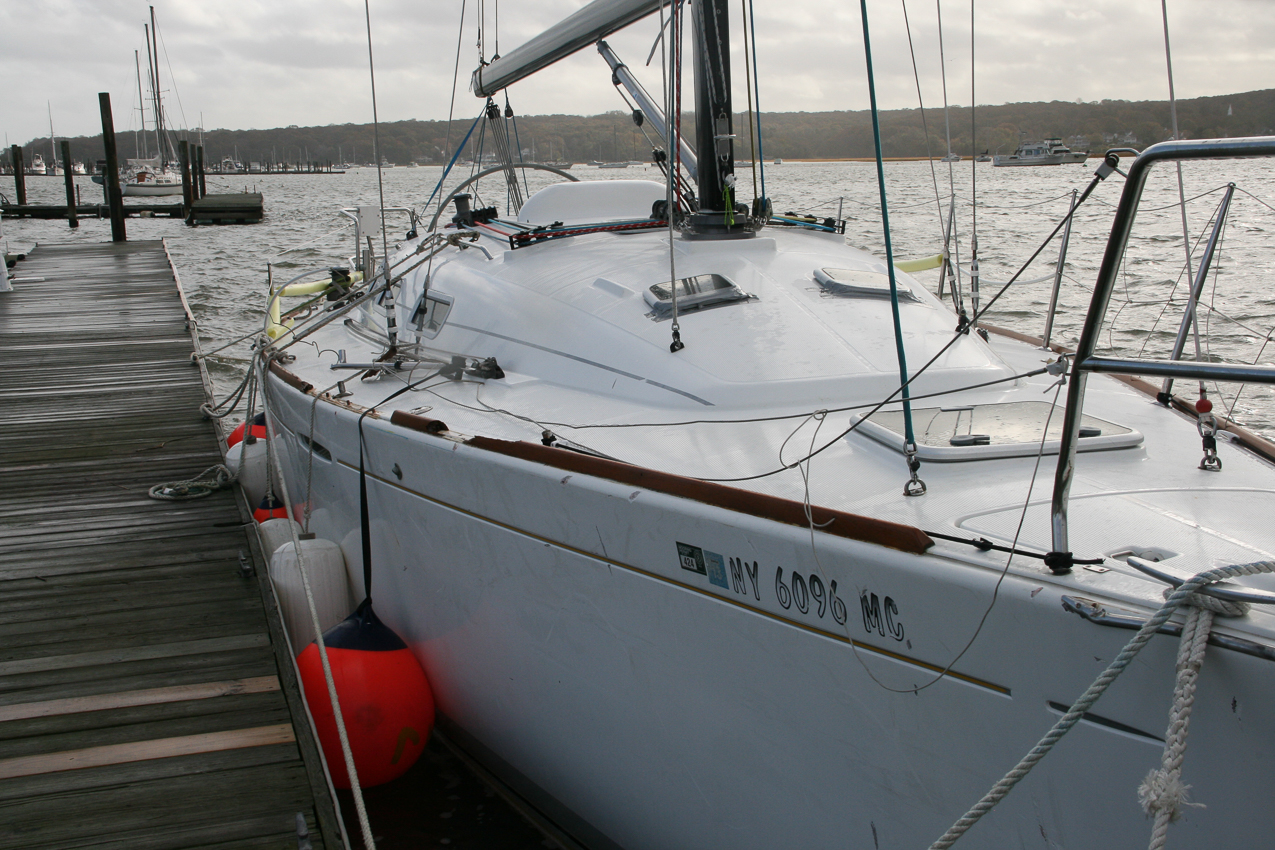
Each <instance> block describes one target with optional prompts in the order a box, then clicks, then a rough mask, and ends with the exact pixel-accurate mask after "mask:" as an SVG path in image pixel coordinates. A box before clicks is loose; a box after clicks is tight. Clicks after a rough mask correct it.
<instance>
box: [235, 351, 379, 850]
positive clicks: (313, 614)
mask: <svg viewBox="0 0 1275 850" xmlns="http://www.w3.org/2000/svg"><path fill="white" fill-rule="evenodd" d="M258 364H259V366H260V368H261V369H262V372H263V374H264V371H265V368H266V358H265V357H258V358H257V364H254V370H255V368H256V366H257V365H258ZM268 387H269V383H268V382H267V381H265V380H263V381H262V382H261V388H262V392H261V406H262V410H263V411H264V412H265V414H266V430H267V435H268V436H267V439H268V440H270V441H272V440H277V439H278V438H279V435H278V433H277V432H276V431H275V430H274V425H273V421H272V419H271V417H270V404H269V398H268V396H269V393H268V392H267V391H266V390H267V388H268ZM311 436H312V437H313V434H312V435H311ZM269 459H270V462H271V463H272V464H273V466H274V468H273V469H270V470H268V471H267V477H274V476H275V475H277V476H278V478H279V489H280V495H282V496H283V504H284V506H285V508H286V509H287V512H288V519H289V520H291V519H292V516H293V512H292V498H291V497H290V495H289V494H288V482H287V480H286V479H285V478H284V475H283V466H282V465H281V464H280V462H279V456H278V455H277V454H271V455H270V456H269ZM288 532H289V534H290V535H291V537H292V546H293V549H294V551H295V552H296V553H297V572H298V573H300V575H301V587H302V588H303V589H304V590H305V601H306V605H307V606H308V607H309V609H310V626H311V628H313V629H314V640H315V643H316V644H318V647H319V660H320V661H321V662H322V665H323V681H324V682H325V683H326V685H327V688H328V699H329V700H330V701H331V705H332V716H333V719H334V720H335V721H336V732H337V738H338V739H339V740H340V742H341V756H342V758H343V759H344V761H345V771H346V774H347V776H348V777H349V780H350V791H351V793H352V794H353V796H354V808H355V811H356V812H357V813H358V820H359V829H360V831H361V832H362V833H363V846H364V847H365V848H367V850H376V840H375V839H374V838H373V836H372V824H371V822H370V821H369V820H368V816H367V806H366V804H365V803H364V801H363V788H362V786H360V785H359V774H358V770H357V769H356V768H355V766H354V753H353V751H352V750H351V749H350V737H349V734H348V733H347V732H346V729H345V716H344V715H343V713H342V712H341V702H340V700H339V699H337V693H336V680H335V679H334V678H333V677H332V665H331V663H330V662H329V660H328V647H327V644H326V643H325V642H324V640H323V625H322V624H321V623H320V622H319V609H318V606H317V605H316V603H315V601H314V590H313V589H312V588H311V586H310V576H309V573H308V572H307V570H306V562H305V556H304V555H303V554H302V551H301V538H300V537H299V536H298V535H297V525H296V523H295V522H292V521H290V522H289V523H288ZM267 572H268V571H267ZM271 587H273V582H272V584H271ZM344 829H345V828H344V825H342V832H344Z"/></svg>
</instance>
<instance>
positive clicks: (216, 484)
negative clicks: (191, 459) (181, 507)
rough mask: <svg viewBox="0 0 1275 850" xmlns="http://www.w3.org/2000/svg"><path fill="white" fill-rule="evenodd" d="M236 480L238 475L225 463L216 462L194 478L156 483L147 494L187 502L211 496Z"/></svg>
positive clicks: (161, 498)
mask: <svg viewBox="0 0 1275 850" xmlns="http://www.w3.org/2000/svg"><path fill="white" fill-rule="evenodd" d="M236 480H237V476H236V475H235V474H234V473H233V472H231V471H230V470H229V469H227V468H226V466H225V464H221V463H214V464H213V465H212V466H210V467H208V468H207V469H205V470H204V471H203V472H201V473H199V474H198V475H196V476H195V477H194V478H187V479H185V480H184V481H169V482H167V483H164V484H156V485H155V486H154V487H152V488H150V489H149V490H147V491H146V495H148V496H150V497H151V498H152V499H159V500H160V501H163V502H187V501H190V500H191V499H202V498H204V497H205V496H211V495H212V494H213V493H216V492H217V491H218V490H224V489H226V488H227V487H229V486H230V485H231V484H233V483H235V481H236Z"/></svg>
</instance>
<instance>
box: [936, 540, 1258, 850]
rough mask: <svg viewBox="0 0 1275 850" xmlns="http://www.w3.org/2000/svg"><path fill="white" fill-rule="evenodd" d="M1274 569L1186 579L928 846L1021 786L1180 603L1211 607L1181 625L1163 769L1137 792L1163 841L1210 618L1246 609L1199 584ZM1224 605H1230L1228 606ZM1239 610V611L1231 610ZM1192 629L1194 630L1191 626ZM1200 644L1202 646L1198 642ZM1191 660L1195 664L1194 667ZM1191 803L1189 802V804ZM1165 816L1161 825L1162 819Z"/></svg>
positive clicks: (943, 843) (1177, 790) (952, 835)
mask: <svg viewBox="0 0 1275 850" xmlns="http://www.w3.org/2000/svg"><path fill="white" fill-rule="evenodd" d="M1270 572H1275V561H1256V562H1254V563H1251V564H1236V565H1233V566H1229V567H1217V568H1216V569H1212V570H1206V571H1204V572H1202V573H1198V574H1196V575H1194V576H1192V577H1191V578H1190V579H1188V580H1187V581H1186V582H1184V583H1183V584H1182V585H1181V586H1180V587H1178V588H1177V589H1176V590H1174V591H1172V592H1171V593H1169V594H1168V596H1167V598H1166V600H1165V603H1164V605H1162V606H1161V607H1160V609H1159V610H1158V611H1156V612H1155V613H1154V614H1153V615H1151V617H1150V618H1149V619H1148V620H1147V622H1146V623H1145V624H1144V625H1143V626H1142V628H1141V629H1139V630H1138V633H1137V634H1136V635H1134V636H1133V639H1132V640H1130V641H1129V642H1128V643H1127V644H1126V645H1125V647H1124V649H1122V650H1121V651H1120V654H1119V655H1118V656H1116V659H1115V660H1114V661H1112V662H1111V664H1110V666H1108V667H1107V669H1106V670H1104V671H1103V672H1102V674H1101V675H1100V676H1098V678H1097V679H1095V680H1094V683H1093V684H1092V685H1090V686H1089V689H1088V690H1086V691H1085V692H1084V693H1083V694H1081V696H1080V698H1079V699H1077V700H1076V702H1075V703H1074V704H1073V705H1072V706H1071V708H1070V709H1068V711H1067V713H1066V714H1064V715H1063V716H1062V717H1061V718H1059V720H1058V722H1057V723H1055V724H1054V726H1053V728H1052V729H1050V730H1049V732H1048V733H1046V735H1045V737H1043V738H1041V739H1040V742H1039V743H1037V744H1036V746H1035V747H1033V748H1032V750H1031V751H1030V752H1029V753H1027V755H1025V756H1024V757H1023V759H1022V761H1020V762H1019V763H1018V764H1016V765H1014V767H1013V769H1012V770H1010V771H1009V772H1008V773H1006V774H1005V775H1004V776H1003V777H1002V778H1001V780H1000V781H999V782H997V783H996V784H995V785H993V786H992V789H991V790H990V791H988V792H987V794H985V795H984V796H983V798H982V799H981V800H979V801H978V802H977V803H975V804H974V806H973V807H972V808H971V809H970V810H969V811H968V812H966V813H965V814H964V815H963V816H962V817H961V818H960V819H959V820H957V821H956V823H954V824H952V826H951V828H949V829H948V831H947V832H945V833H944V834H943V835H942V837H940V838H939V839H938V840H937V841H935V842H934V843H933V844H931V845H930V850H945V848H948V847H951V846H952V845H953V844H955V843H956V840H957V839H958V838H960V837H961V836H962V835H964V834H965V833H966V831H968V830H969V828H970V827H972V826H973V825H974V824H976V823H978V821H979V819H981V818H982V817H983V815H985V814H987V813H988V812H990V811H991V810H992V809H993V808H995V807H996V804H997V803H999V802H1000V801H1001V800H1002V799H1004V798H1005V795H1007V794H1008V793H1009V792H1010V791H1011V790H1013V788H1014V786H1015V785H1017V784H1018V783H1019V782H1020V781H1021V780H1022V779H1023V778H1024V777H1025V776H1027V774H1028V773H1030V772H1031V769H1032V768H1033V767H1035V766H1036V764H1037V762H1039V761H1040V760H1041V759H1043V758H1044V757H1045V756H1046V755H1047V754H1048V753H1049V751H1050V750H1052V749H1053V748H1054V745H1055V744H1057V743H1058V741H1059V740H1061V739H1062V737H1063V736H1064V735H1066V734H1067V733H1068V732H1069V731H1070V730H1071V728H1072V727H1073V726H1075V725H1076V723H1077V722H1079V721H1080V719H1081V718H1082V717H1084V715H1085V712H1087V711H1088V710H1089V709H1090V708H1091V707H1092V706H1093V704H1094V703H1096V702H1097V701H1098V698H1099V697H1101V696H1102V694H1103V692H1105V691H1106V690H1107V688H1108V687H1110V686H1111V684H1112V682H1114V681H1115V680H1116V678H1117V677H1118V676H1119V675H1120V674H1121V673H1122V672H1124V669H1125V668H1126V667H1128V666H1129V664H1130V662H1132V661H1133V659H1134V658H1135V657H1136V656H1137V654H1138V652H1139V651H1141V650H1142V647H1144V646H1145V645H1146V644H1147V642H1148V641H1150V640H1151V638H1152V637H1154V636H1155V634H1156V633H1157V632H1158V631H1159V630H1160V627H1161V626H1163V625H1164V624H1165V622H1166V621H1167V620H1168V619H1169V617H1170V616H1171V615H1172V614H1173V612H1174V611H1176V610H1177V609H1178V608H1179V607H1181V606H1182V605H1190V606H1192V608H1193V610H1194V611H1200V610H1202V609H1203V608H1205V607H1207V608H1209V609H1211V610H1209V611H1208V614H1209V617H1208V618H1207V621H1203V622H1204V627H1203V628H1201V627H1200V624H1201V622H1202V621H1201V618H1200V617H1199V616H1198V615H1196V616H1195V617H1194V619H1195V620H1196V622H1195V624H1194V626H1193V627H1191V626H1190V620H1191V619H1192V618H1191V617H1188V626H1184V627H1183V629H1182V646H1183V647H1186V648H1185V649H1184V650H1182V652H1180V653H1179V656H1178V657H1179V663H1178V670H1179V683H1178V686H1177V688H1175V691H1174V701H1173V711H1172V712H1171V713H1170V722H1169V740H1167V741H1166V742H1165V757H1164V762H1163V763H1162V766H1161V768H1160V770H1158V771H1152V772H1151V773H1150V774H1149V775H1148V777H1147V779H1146V780H1144V782H1143V785H1142V788H1141V789H1139V796H1140V797H1141V798H1142V799H1143V805H1144V807H1146V808H1147V809H1148V811H1154V812H1155V813H1156V826H1155V831H1154V832H1153V834H1152V839H1151V845H1150V846H1151V848H1152V850H1157V848H1160V847H1163V846H1164V839H1163V837H1161V838H1160V840H1159V843H1158V844H1157V843H1156V840H1157V835H1159V834H1160V833H1163V832H1164V830H1165V829H1166V828H1167V826H1168V823H1169V822H1171V821H1173V820H1176V819H1177V818H1179V817H1181V811H1182V806H1183V805H1184V804H1186V803H1185V792H1186V786H1183V785H1182V784H1181V779H1180V778H1179V775H1180V772H1181V766H1182V756H1183V754H1184V753H1185V750H1186V725H1187V721H1188V720H1189V718H1190V714H1191V704H1192V702H1193V701H1194V696H1195V679H1196V677H1198V675H1199V662H1200V661H1202V660H1203V656H1204V645H1205V644H1206V643H1207V641H1208V626H1209V625H1210V624H1211V623H1212V614H1213V613H1214V612H1217V613H1224V612H1225V613H1226V614H1227V616H1239V615H1240V614H1242V613H1243V612H1244V611H1245V610H1247V608H1246V607H1244V608H1238V607H1234V605H1235V604H1234V603H1223V605H1221V606H1219V605H1217V603H1218V602H1219V600H1217V599H1213V598H1211V597H1205V596H1201V595H1199V594H1197V591H1199V590H1200V589H1201V588H1203V587H1205V586H1206V585H1210V584H1213V583H1215V582H1219V581H1223V580H1225V579H1229V578H1238V577H1240V576H1250V575H1256V574H1258V573H1270ZM1224 606H1229V607H1225V608H1224ZM1229 612H1238V613H1229ZM1189 628H1190V632H1188V629H1189ZM1197 643H1198V645H1199V646H1198V650H1197V649H1196V644H1197ZM1184 653H1185V657H1186V658H1187V663H1186V664H1185V665H1184V664H1183V663H1182V658H1183V657H1184ZM1192 664H1193V665H1194V667H1193V668H1192ZM1188 805H1189V804H1188ZM1162 819H1163V820H1164V824H1163V826H1162V825H1161V820H1162Z"/></svg>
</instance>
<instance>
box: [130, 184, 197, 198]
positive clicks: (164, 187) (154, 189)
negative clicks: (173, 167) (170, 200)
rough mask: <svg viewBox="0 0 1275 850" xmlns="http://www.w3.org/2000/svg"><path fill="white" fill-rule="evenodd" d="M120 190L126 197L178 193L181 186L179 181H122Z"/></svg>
mask: <svg viewBox="0 0 1275 850" xmlns="http://www.w3.org/2000/svg"><path fill="white" fill-rule="evenodd" d="M120 191H121V192H123V193H124V195H125V196H126V197H130V198H134V197H156V196H161V195H180V194H181V193H182V186H181V184H180V183H177V184H175V185H174V184H172V183H124V184H121V186H120Z"/></svg>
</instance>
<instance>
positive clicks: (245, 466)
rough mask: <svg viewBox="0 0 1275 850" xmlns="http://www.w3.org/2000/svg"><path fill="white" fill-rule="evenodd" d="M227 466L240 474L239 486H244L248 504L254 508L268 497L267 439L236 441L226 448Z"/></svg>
mask: <svg viewBox="0 0 1275 850" xmlns="http://www.w3.org/2000/svg"><path fill="white" fill-rule="evenodd" d="M226 466H227V467H229V468H230V471H231V472H233V473H235V474H236V475H238V476H239V486H240V487H242V488H243V491H244V495H245V496H247V498H248V504H249V505H250V506H251V507H252V509H253V510H256V508H257V506H258V505H260V504H261V500H262V499H264V498H265V497H266V487H267V484H266V481H267V476H268V474H269V466H268V464H267V458H266V441H265V440H256V441H254V442H252V443H249V442H248V441H247V440H245V441H244V442H242V443H236V444H235V445H233V446H231V447H230V448H229V449H227V450H226Z"/></svg>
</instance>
